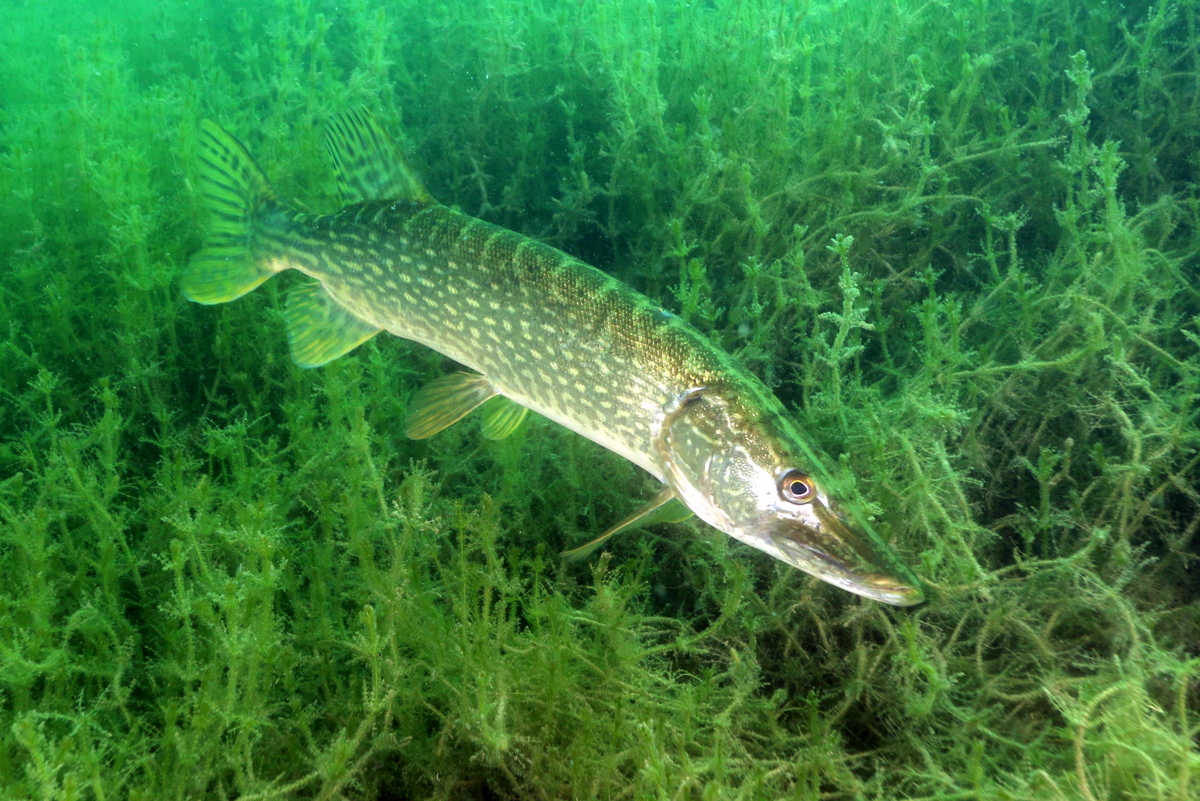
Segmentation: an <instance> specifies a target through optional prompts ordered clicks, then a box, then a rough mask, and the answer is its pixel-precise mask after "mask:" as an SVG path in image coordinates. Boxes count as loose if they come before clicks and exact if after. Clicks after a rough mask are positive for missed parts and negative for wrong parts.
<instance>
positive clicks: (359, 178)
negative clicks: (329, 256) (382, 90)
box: [325, 108, 433, 205]
mask: <svg viewBox="0 0 1200 801" xmlns="http://www.w3.org/2000/svg"><path fill="white" fill-rule="evenodd" d="M325 149H326V150H327V151H328V152H329V157H330V158H331V159H332V160H333V166H334V170H335V172H336V174H337V185H338V191H339V192H341V194H342V201H343V202H344V203H346V205H352V204H354V203H363V202H365V201H368V200H393V199H394V200H408V201H411V202H413V203H420V204H422V205H424V204H428V203H432V202H433V198H431V197H430V196H429V193H428V192H426V191H425V187H424V186H423V185H422V184H421V181H420V180H419V179H418V178H417V176H416V173H414V172H413V169H412V167H410V166H409V164H408V159H406V158H405V157H404V152H403V151H402V150H401V149H400V145H398V144H396V140H395V139H393V138H392V137H391V136H389V135H388V133H387V132H386V131H384V130H383V128H382V127H381V126H380V125H379V123H378V122H376V121H375V117H374V116H372V114H371V112H369V111H367V110H366V109H365V108H363V109H355V110H353V111H345V112H342V113H341V114H337V115H335V116H334V117H333V118H332V119H330V120H329V122H328V124H327V125H326V126H325Z"/></svg>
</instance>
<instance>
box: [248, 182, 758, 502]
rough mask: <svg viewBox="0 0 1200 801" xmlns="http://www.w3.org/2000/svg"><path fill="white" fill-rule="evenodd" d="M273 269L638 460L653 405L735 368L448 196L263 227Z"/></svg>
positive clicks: (626, 296)
mask: <svg viewBox="0 0 1200 801" xmlns="http://www.w3.org/2000/svg"><path fill="white" fill-rule="evenodd" d="M263 241H264V243H266V244H268V246H269V247H271V248H272V249H274V250H275V251H276V252H275V255H273V257H272V260H271V264H272V269H274V270H276V271H278V270H283V269H295V270H299V271H300V272H303V273H305V274H307V275H309V276H311V277H312V278H315V279H317V280H318V281H320V282H321V285H322V286H323V288H324V289H325V291H326V292H328V293H329V295H330V296H331V297H332V298H333V299H335V300H336V301H337V302H338V303H339V304H340V305H342V306H343V307H345V308H346V309H349V310H351V311H352V312H353V313H354V314H355V315H356V316H358V317H359V318H361V319H363V320H366V321H369V322H370V323H372V324H373V325H375V326H377V327H378V328H381V329H383V330H385V331H388V332H389V333H391V334H394V335H396V336H399V337H403V338H405V339H411V340H414V341H416V342H420V343H421V344H423V345H427V346H428V347H430V348H433V349H434V350H436V351H438V352H440V353H443V354H445V355H446V356H449V357H450V358H451V359H454V360H455V361H456V362H459V363H460V364H463V365H465V366H467V367H470V368H472V369H474V370H478V371H479V372H481V373H483V374H485V375H486V376H487V377H488V378H489V379H490V380H491V382H492V384H493V385H494V386H495V387H496V388H497V390H499V393H500V394H502V395H504V396H505V397H508V398H510V399H511V400H513V401H515V402H517V403H519V404H521V405H523V406H526V407H528V408H530V409H532V410H534V411H536V412H539V413H540V414H543V415H545V416H546V417H549V418H550V419H552V420H554V421H555V422H558V423H561V424H562V425H565V426H566V427H568V428H570V429H572V430H573V431H576V432H578V433H580V434H582V435H584V436H586V437H588V438H589V439H593V440H595V441H597V442H600V443H601V444H603V445H604V446H606V447H608V448H610V449H611V450H614V451H616V452H617V453H619V454H620V455H622V456H624V457H625V458H627V459H629V460H630V461H633V462H634V463H636V464H638V465H639V466H641V467H643V468H645V469H646V470H647V471H649V472H650V473H651V474H653V475H655V476H656V477H657V478H660V479H661V478H662V475H661V472H660V471H659V469H658V468H657V466H656V465H654V464H653V462H652V461H651V460H650V459H649V458H648V454H649V453H650V450H651V448H650V443H649V434H650V430H651V424H652V421H653V419H654V417H655V416H656V415H657V414H658V412H659V410H660V409H661V408H662V406H663V405H664V404H665V403H666V402H667V400H668V399H669V398H671V397H673V396H674V395H676V394H678V393H679V392H682V391H683V390H686V389H687V388H688V387H693V386H702V385H713V384H715V383H718V382H724V383H730V382H732V381H737V380H738V379H740V378H743V371H741V370H740V369H739V368H737V366H736V364H734V363H733V362H732V360H730V359H728V358H727V357H726V358H722V356H723V353H722V352H721V351H719V350H718V349H717V348H716V347H715V346H713V345H712V344H711V342H710V341H709V340H707V339H705V338H703V337H701V336H699V335H697V334H695V333H694V329H691V328H690V327H689V326H686V325H685V324H684V323H683V321H682V320H680V319H679V318H678V317H676V316H675V315H673V314H671V313H670V312H668V311H666V310H665V309H663V308H661V307H660V306H657V305H656V304H654V303H652V302H650V301H649V299H648V298H646V297H645V296H643V295H640V294H638V293H636V292H634V291H633V290H631V289H629V288H628V287H626V286H625V285H624V284H622V283H620V282H619V281H617V280H615V279H613V278H611V277H610V276H608V275H605V274H604V273H602V272H601V271H599V270H597V269H595V268H594V267H591V266H589V265H587V264H585V263H584V262H581V261H579V260H578V259H575V258H573V257H571V256H569V255H567V254H566V253H563V252H562V251H559V250H557V249H555V248H552V247H550V246H548V245H545V244H542V243H540V242H537V241H536V240H533V239H529V238H527V237H523V236H521V235H520V234H517V233H514V232H512V231H509V230H506V229H504V228H500V227H499V226H495V225H492V224H490V223H486V222H483V221H481V220H478V219H475V218H473V217H469V216H467V215H465V214H461V213H459V212H456V211H454V210H452V209H449V208H447V207H445V206H435V207H428V206H424V207H423V206H419V205H416V204H411V203H403V202H388V201H374V202H370V203H364V204H359V205H357V206H352V207H349V208H347V209H344V210H343V211H341V212H339V213H337V214H333V215H323V216H310V215H302V214H298V215H295V216H294V217H293V218H291V219H289V220H286V221H284V222H282V224H279V226H278V229H277V230H274V231H268V232H264V236H263Z"/></svg>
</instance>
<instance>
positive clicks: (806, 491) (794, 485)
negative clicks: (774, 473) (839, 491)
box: [779, 470, 817, 503]
mask: <svg viewBox="0 0 1200 801" xmlns="http://www.w3.org/2000/svg"><path fill="white" fill-rule="evenodd" d="M816 496H817V488H816V486H814V485H813V482H812V479H811V478H809V477H808V476H806V475H804V474H803V473H801V472H800V471H799V470H789V471H787V472H786V473H784V474H783V476H782V477H780V479H779V497H781V498H783V499H784V500H785V501H789V502H790V503H808V502H809V501H811V500H812V499H813V498H815V497H816Z"/></svg>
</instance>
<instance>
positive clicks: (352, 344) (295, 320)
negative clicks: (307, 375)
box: [284, 283, 383, 367]
mask: <svg viewBox="0 0 1200 801" xmlns="http://www.w3.org/2000/svg"><path fill="white" fill-rule="evenodd" d="M284 318H285V319H286V320H287V333H288V346H289V348H290V349H291V352H292V360H293V361H294V362H296V364H298V365H299V366H301V367H320V366H321V365H322V364H325V363H327V362H331V361H333V360H334V359H336V358H337V357H339V356H341V355H342V354H344V353H349V352H350V351H352V350H354V349H355V348H357V347H358V346H359V345H361V344H362V343H364V342H366V341H367V340H368V339H370V338H371V337H373V336H375V335H376V334H378V333H379V332H380V331H382V330H383V329H382V328H379V327H377V326H373V325H371V324H370V323H366V322H363V321H362V320H360V319H359V318H357V317H355V316H354V314H352V313H351V312H350V311H348V310H346V309H345V308H343V307H342V306H341V305H340V304H338V302H337V301H336V300H334V299H333V298H331V297H330V296H329V293H328V292H326V291H325V290H324V289H323V288H322V287H321V285H320V284H315V283H313V284H302V285H301V286H298V287H296V288H295V289H293V290H292V291H291V292H290V293H289V294H288V299H287V308H286V310H285V311H284Z"/></svg>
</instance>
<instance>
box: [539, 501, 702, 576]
mask: <svg viewBox="0 0 1200 801" xmlns="http://www.w3.org/2000/svg"><path fill="white" fill-rule="evenodd" d="M693 514H694V513H693V512H692V510H691V509H689V508H687V507H686V506H684V505H683V502H682V501H680V500H679V498H677V497H675V490H673V489H671V488H670V487H668V486H664V487H663V488H662V489H661V490H660V491H659V493H658V494H657V495H655V496H654V497H653V498H651V499H650V501H649V502H648V503H647V504H646V505H645V506H643V507H642V508H640V509H638V510H637V511H636V512H634V513H633V514H631V515H629V517H626V518H624V519H623V520H621V521H620V522H619V523H617V524H616V525H615V526H613V527H612V528H610V529H609V530H608V531H606V532H604V533H603V534H601V535H600V536H599V537H597V538H596V539H594V540H592V541H591V542H589V543H587V544H586V545H581V546H579V547H578V548H572V549H571V550H569V551H563V552H562V553H561V554H559V555H560V556H562V557H563V558H564V559H568V560H570V561H572V562H576V561H579V560H581V559H586V558H587V557H589V556H591V555H592V554H593V553H595V552H596V549H598V548H599V547H600V546H601V545H603V544H604V541H605V540H607V539H608V538H609V537H611V536H612V535H614V534H616V533H618V532H620V531H625V530H626V529H630V528H640V527H641V526H648V525H650V524H652V523H682V522H683V521H684V520H687V519H688V518H689V517H691V516H692V515H693Z"/></svg>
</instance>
